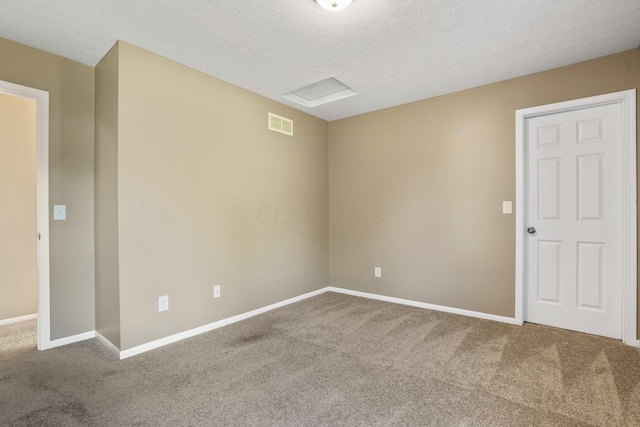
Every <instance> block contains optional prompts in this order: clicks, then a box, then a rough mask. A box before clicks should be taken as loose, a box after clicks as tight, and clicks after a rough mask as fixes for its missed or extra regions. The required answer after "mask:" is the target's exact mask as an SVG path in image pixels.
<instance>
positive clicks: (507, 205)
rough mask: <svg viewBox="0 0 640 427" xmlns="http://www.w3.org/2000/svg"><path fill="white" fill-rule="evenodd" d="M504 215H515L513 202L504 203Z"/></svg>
mask: <svg viewBox="0 0 640 427" xmlns="http://www.w3.org/2000/svg"><path fill="white" fill-rule="evenodd" d="M502 213H503V214H505V215H511V214H512V213H513V203H512V202H510V201H509V202H502Z"/></svg>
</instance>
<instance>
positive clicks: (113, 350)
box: [96, 331, 120, 358]
mask: <svg viewBox="0 0 640 427" xmlns="http://www.w3.org/2000/svg"><path fill="white" fill-rule="evenodd" d="M96 338H97V339H98V341H100V342H101V343H102V345H104V346H105V347H107V349H108V350H109V351H110V352H111V353H113V354H115V355H116V356H117V357H118V358H119V357H120V349H119V348H118V347H116V346H115V344H113V343H112V342H111V341H109V340H108V339H106V338H105V337H104V335H102V334H101V333H100V332H98V331H96Z"/></svg>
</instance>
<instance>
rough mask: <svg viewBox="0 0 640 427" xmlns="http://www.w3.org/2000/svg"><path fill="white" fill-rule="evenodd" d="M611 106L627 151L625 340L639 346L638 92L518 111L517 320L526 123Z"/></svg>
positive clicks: (521, 310)
mask: <svg viewBox="0 0 640 427" xmlns="http://www.w3.org/2000/svg"><path fill="white" fill-rule="evenodd" d="M610 104H621V105H622V127H623V131H622V135H623V142H622V145H623V147H622V150H623V163H624V166H623V171H622V173H623V185H624V188H623V204H624V208H623V216H624V218H623V230H622V241H623V243H622V245H623V248H622V253H623V274H622V277H623V285H622V341H623V342H624V343H625V344H628V345H632V346H634V347H635V346H637V345H638V341H637V336H636V333H637V331H636V329H637V320H636V319H637V317H636V316H637V308H638V307H637V291H638V281H637V263H638V258H637V225H636V217H637V205H636V199H637V192H636V176H637V175H636V90H635V89H632V90H627V91H622V92H615V93H610V94H606V95H600V96H593V97H590V98H583V99H576V100H573V101H567V102H560V103H557V104H549V105H542V106H539V107H532V108H525V109H522V110H517V111H516V321H517V322H518V323H519V324H523V323H524V318H525V309H526V300H525V298H526V292H525V286H526V278H527V271H526V262H525V261H526V256H527V252H526V246H525V242H526V239H525V228H526V227H527V225H526V223H525V220H526V212H527V203H526V200H527V188H526V174H527V166H526V165H527V163H526V162H527V154H526V153H527V150H526V146H525V144H526V141H527V139H526V135H527V126H526V120H527V119H529V118H531V117H536V116H543V115H548V114H555V113H561V112H565V111H572V110H580V109H583V108H589V107H596V106H602V105H610Z"/></svg>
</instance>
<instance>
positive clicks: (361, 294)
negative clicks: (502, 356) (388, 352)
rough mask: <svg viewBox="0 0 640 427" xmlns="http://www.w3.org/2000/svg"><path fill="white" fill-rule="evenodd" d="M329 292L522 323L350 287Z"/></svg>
mask: <svg viewBox="0 0 640 427" xmlns="http://www.w3.org/2000/svg"><path fill="white" fill-rule="evenodd" d="M328 290H329V292H337V293H340V294H347V295H353V296H356V297H362V298H369V299H375V300H379V301H386V302H392V303H395V304H402V305H410V306H412V307H419V308H426V309H428V310H435V311H443V312H445V313H452V314H459V315H461V316H468V317H477V318H479V319H486V320H493V321H495V322H502V323H509V324H511V325H521V323H520V322H518V321H517V320H516V319H515V318H513V317H505V316H497V315H495V314H488V313H482V312H479V311H471V310H464V309H462V308H454V307H447V306H444V305H436V304H428V303H426V302H418V301H411V300H408V299H402V298H394V297H387V296H384V295H378V294H370V293H368V292H360V291H352V290H350V289H343V288H336V287H334V286H329V288H328Z"/></svg>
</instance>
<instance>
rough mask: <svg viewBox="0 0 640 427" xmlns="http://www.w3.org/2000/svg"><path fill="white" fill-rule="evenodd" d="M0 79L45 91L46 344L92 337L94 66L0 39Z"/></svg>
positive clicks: (93, 312) (93, 313)
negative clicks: (58, 208)
mask: <svg viewBox="0 0 640 427" xmlns="http://www.w3.org/2000/svg"><path fill="white" fill-rule="evenodd" d="M0 80H4V81H8V82H12V83H17V84H20V85H24V86H29V87H33V88H37V89H41V90H46V91H48V92H49V103H50V105H49V108H50V110H49V124H50V130H49V138H50V140H49V201H50V203H51V205H53V204H65V205H67V221H52V220H50V221H49V224H50V239H51V240H50V243H51V339H58V338H62V337H66V336H69V335H75V334H79V333H82V332H87V331H92V330H94V329H95V323H94V318H95V309H94V275H95V273H94V242H93V145H94V144H93V141H94V68H92V67H88V66H86V65H82V64H79V63H77V62H74V61H70V60H68V59H64V58H61V57H59V56H56V55H52V54H50V53H46V52H43V51H41V50H38V49H33V48H31V47H27V46H24V45H21V44H18V43H14V42H11V41H8V40H5V39H0ZM51 211H52V210H51Z"/></svg>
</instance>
